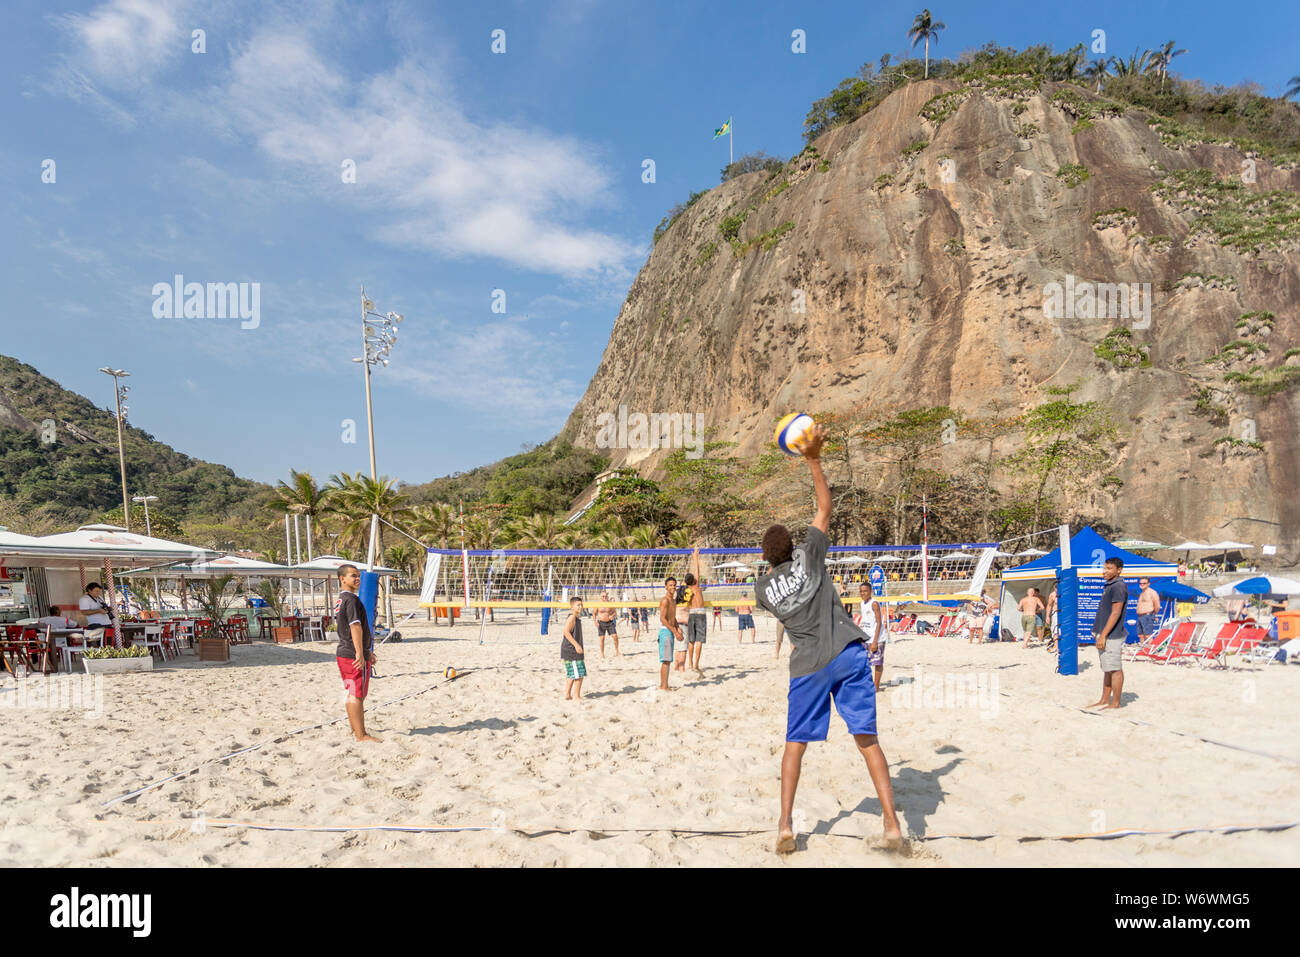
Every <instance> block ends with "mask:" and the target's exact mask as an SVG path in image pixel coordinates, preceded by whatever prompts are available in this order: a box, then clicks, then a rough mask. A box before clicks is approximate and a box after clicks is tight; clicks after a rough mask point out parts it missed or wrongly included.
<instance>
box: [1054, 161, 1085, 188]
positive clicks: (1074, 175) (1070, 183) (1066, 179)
mask: <svg viewBox="0 0 1300 957" xmlns="http://www.w3.org/2000/svg"><path fill="white" fill-rule="evenodd" d="M1091 175H1092V174H1091V173H1089V172H1088V170H1087V168H1086V167H1084V166H1082V165H1080V164H1079V163H1066V164H1065V165H1064V166H1062V167H1061V168H1060V169H1058V170H1057V171H1056V178H1057V179H1059V180H1060V181H1061V182H1062V183H1064V184H1065V187H1066V189H1074V187H1076V186H1078V185H1079V184H1080V183H1082V182H1083V181H1084V180H1086V179H1087V178H1088V177H1089V176H1091Z"/></svg>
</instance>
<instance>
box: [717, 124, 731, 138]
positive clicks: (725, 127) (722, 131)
mask: <svg viewBox="0 0 1300 957" xmlns="http://www.w3.org/2000/svg"><path fill="white" fill-rule="evenodd" d="M730 132H731V120H727V122H725V123H723V124H722V126H721V127H720V128H718V129H716V130H714V131H713V138H714V139H715V140H716V139H717V138H718V137H719V136H726V135H727V134H728V133H730Z"/></svg>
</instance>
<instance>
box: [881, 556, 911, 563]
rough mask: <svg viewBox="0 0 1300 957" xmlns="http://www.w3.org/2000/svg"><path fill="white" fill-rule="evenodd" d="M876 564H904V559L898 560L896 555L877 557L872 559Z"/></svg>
mask: <svg viewBox="0 0 1300 957" xmlns="http://www.w3.org/2000/svg"><path fill="white" fill-rule="evenodd" d="M874 561H877V562H905V561H907V559H906V558H899V557H898V556H897V555H877V556H876V557H875V559H874Z"/></svg>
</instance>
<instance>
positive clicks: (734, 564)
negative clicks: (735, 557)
mask: <svg viewBox="0 0 1300 957" xmlns="http://www.w3.org/2000/svg"><path fill="white" fill-rule="evenodd" d="M713 567H714V568H744V567H746V566H745V563H744V562H721V563H719V564H717V565H714V566H713Z"/></svg>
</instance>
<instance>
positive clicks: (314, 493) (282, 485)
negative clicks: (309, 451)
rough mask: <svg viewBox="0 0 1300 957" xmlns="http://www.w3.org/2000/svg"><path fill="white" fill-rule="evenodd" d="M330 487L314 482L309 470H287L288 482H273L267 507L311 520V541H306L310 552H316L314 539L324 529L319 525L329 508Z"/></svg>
mask: <svg viewBox="0 0 1300 957" xmlns="http://www.w3.org/2000/svg"><path fill="white" fill-rule="evenodd" d="M331 491H332V490H331V489H329V488H321V487H320V486H319V485H317V484H316V480H315V479H314V478H312V476H311V473H310V472H297V471H294V470H293V469H290V470H289V481H288V482H276V483H275V496H276V497H275V498H274V499H273V500H272V501H271V502H270V503H269V506H268V507H269V508H271V509H273V510H274V511H276V512H281V513H285V514H288V515H306V516H307V518H308V519H310V520H311V536H310V537H311V541H310V542H309V543H308V544H310V545H311V546H313V551H312V554H313V555H314V554H316V551H315V547H314V546H315V543H316V539H317V538H319V537H320V534H321V533H322V532H323V531H324V529H323V528H322V527H321V519H322V518H324V516H325V513H326V512H327V511H329V508H330V501H329V500H330V493H331Z"/></svg>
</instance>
